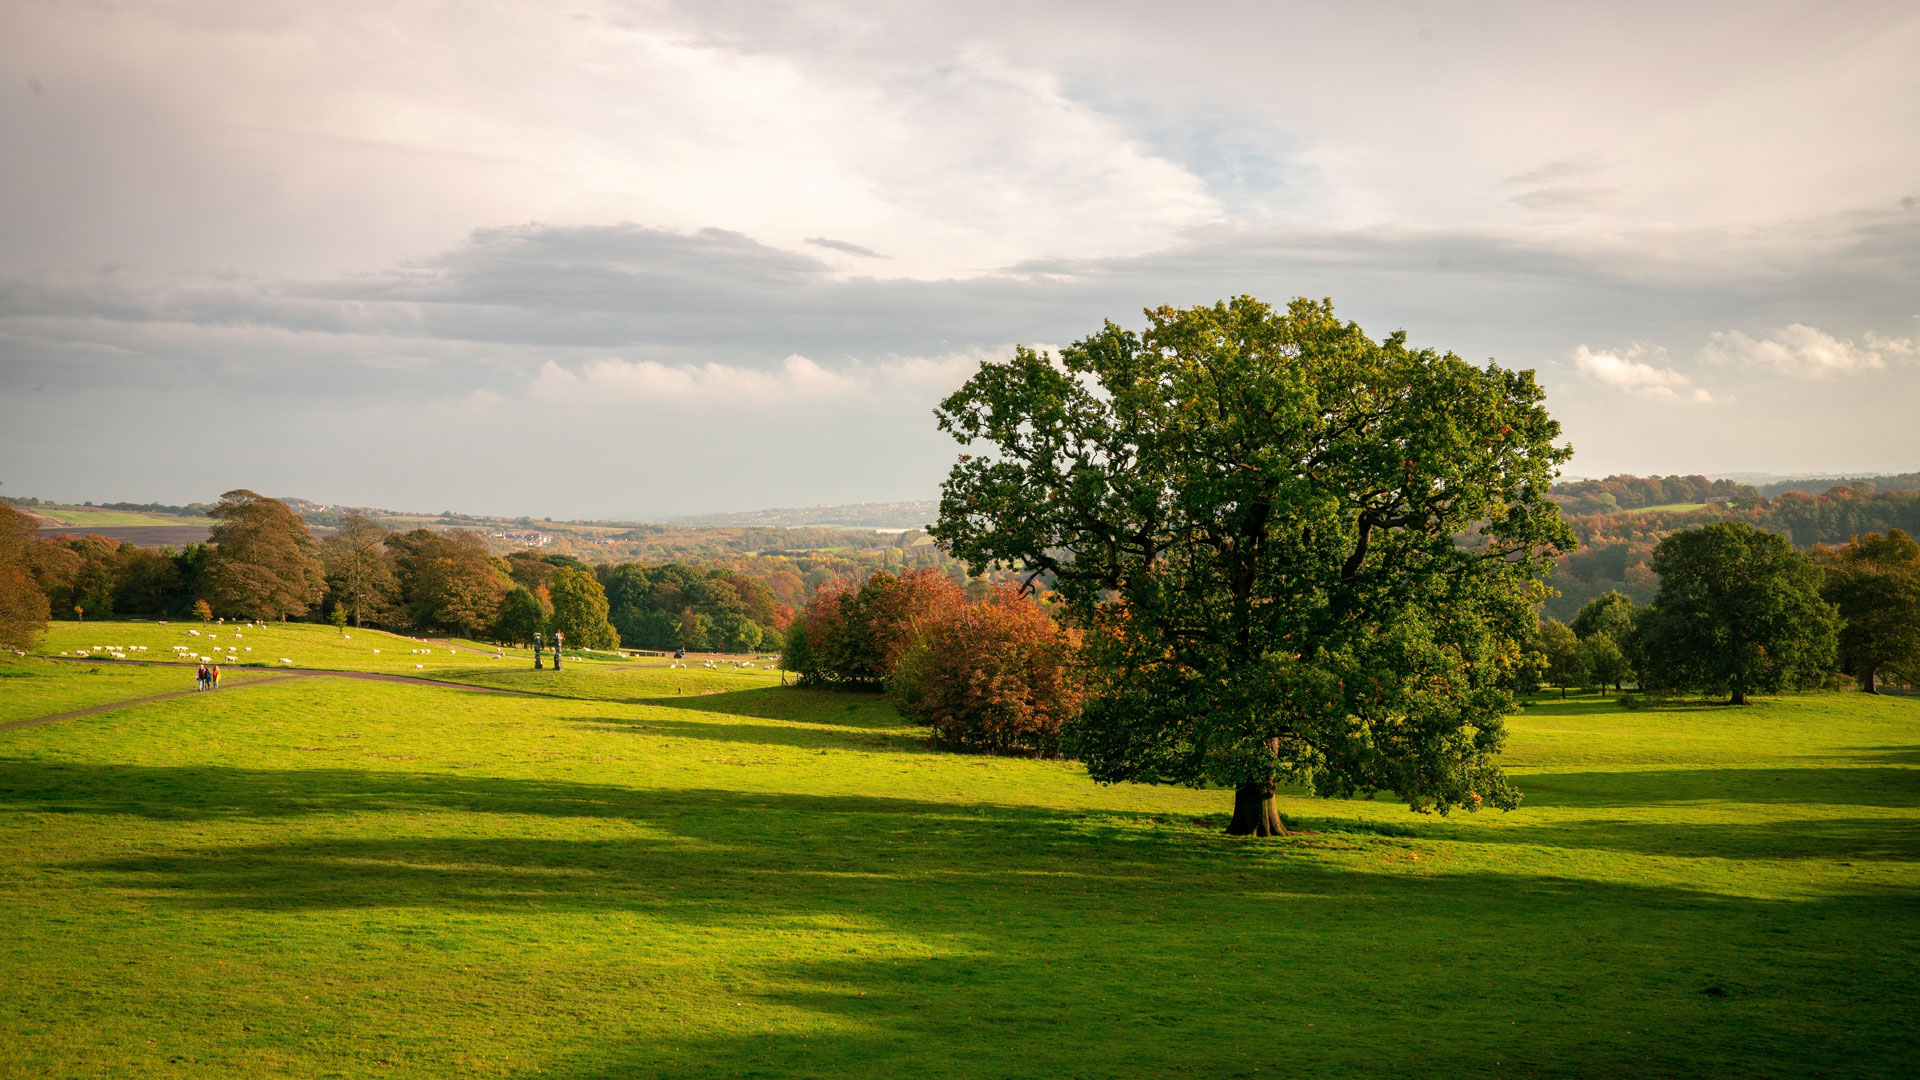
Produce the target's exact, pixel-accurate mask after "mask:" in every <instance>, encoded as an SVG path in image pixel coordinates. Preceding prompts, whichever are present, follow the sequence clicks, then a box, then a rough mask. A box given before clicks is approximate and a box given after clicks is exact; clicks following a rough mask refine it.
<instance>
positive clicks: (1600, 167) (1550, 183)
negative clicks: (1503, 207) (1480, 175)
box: [1501, 154, 1623, 210]
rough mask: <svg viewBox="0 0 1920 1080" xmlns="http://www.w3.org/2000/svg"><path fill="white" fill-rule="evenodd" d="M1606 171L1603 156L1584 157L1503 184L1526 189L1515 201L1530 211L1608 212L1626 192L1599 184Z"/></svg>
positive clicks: (1519, 175)
mask: <svg viewBox="0 0 1920 1080" xmlns="http://www.w3.org/2000/svg"><path fill="white" fill-rule="evenodd" d="M1606 171H1607V167H1606V164H1605V163H1604V162H1603V161H1602V160H1601V158H1600V155H1598V154H1583V155H1581V156H1579V157H1573V158H1561V159H1559V160H1557V161H1549V162H1547V163H1546V164H1545V165H1542V166H1540V167H1539V168H1536V169H1528V170H1527V171H1525V172H1522V173H1515V174H1514V175H1512V176H1509V177H1507V178H1506V179H1505V180H1503V181H1501V184H1502V185H1503V186H1505V187H1518V188H1522V189H1524V190H1521V191H1519V192H1518V193H1516V194H1514V195H1513V196H1512V199H1513V202H1514V204H1515V205H1517V206H1521V207H1524V208H1526V209H1528V210H1604V209H1607V208H1609V207H1611V206H1613V205H1615V204H1616V203H1618V202H1619V197H1620V194H1621V191H1622V190H1623V189H1622V188H1621V187H1619V186H1618V185H1615V184H1604V183H1600V182H1599V180H1598V179H1597V178H1598V177H1600V176H1601V175H1602V174H1604V173H1605V172H1606Z"/></svg>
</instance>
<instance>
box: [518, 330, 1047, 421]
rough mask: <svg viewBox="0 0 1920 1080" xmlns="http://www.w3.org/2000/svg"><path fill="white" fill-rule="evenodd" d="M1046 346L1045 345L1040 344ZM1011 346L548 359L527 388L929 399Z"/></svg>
mask: <svg viewBox="0 0 1920 1080" xmlns="http://www.w3.org/2000/svg"><path fill="white" fill-rule="evenodd" d="M1041 347H1042V348H1050V346H1041ZM1011 351H1012V346H1010V345H1009V346H1000V347H994V348H980V349H968V350H963V351H960V352H953V353H948V354H945V355H942V356H933V357H904V358H902V357H894V358H889V359H887V360H883V361H879V362H875V363H848V364H844V365H840V366H837V367H833V368H827V367H823V366H822V365H820V364H818V363H815V362H814V361H813V360H810V359H808V358H807V357H805V356H801V355H800V354H798V353H794V354H792V355H789V356H788V357H787V358H786V359H784V360H782V361H781V362H780V364H779V365H778V366H777V367H774V368H771V369H767V368H756V367H748V366H743V365H737V364H716V363H707V364H664V363H660V362H658V361H654V360H623V359H618V358H601V359H597V360H591V361H588V362H586V363H583V364H579V365H576V366H573V367H569V366H567V365H564V364H560V363H557V362H555V361H552V360H549V361H547V362H546V363H545V364H543V365H541V367H540V371H539V373H538V374H537V375H535V376H534V378H533V380H532V381H531V382H530V383H529V384H528V386H527V395H528V397H530V398H532V399H533V400H536V401H540V402H544V403H546V404H550V405H564V406H577V407H586V408H605V407H622V408H625V407H630V406H635V405H673V406H690V407H722V408H727V409H742V408H744V409H765V408H769V407H783V408H784V407H790V406H798V407H803V408H817V407H819V406H820V405H822V404H837V405H853V406H861V407H867V406H872V405H874V404H877V403H881V402H892V403H899V402H903V401H904V402H913V403H925V404H928V405H931V404H932V402H933V401H934V400H935V399H936V398H937V397H938V396H939V395H941V394H944V393H946V392H948V391H950V390H952V389H953V388H954V387H956V386H958V385H959V384H960V383H961V382H962V381H964V380H965V379H966V378H967V376H968V375H970V374H972V372H973V371H974V370H975V369H976V368H977V367H978V366H979V364H980V362H981V361H982V360H983V359H987V358H990V357H1003V356H1005V355H1007V354H1009V353H1010V352H1011Z"/></svg>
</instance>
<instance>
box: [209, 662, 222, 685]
mask: <svg viewBox="0 0 1920 1080" xmlns="http://www.w3.org/2000/svg"><path fill="white" fill-rule="evenodd" d="M207 677H208V678H209V679H212V680H213V688H214V689H215V690H218V689H220V665H219V664H215V665H213V666H212V667H210V668H208V669H207Z"/></svg>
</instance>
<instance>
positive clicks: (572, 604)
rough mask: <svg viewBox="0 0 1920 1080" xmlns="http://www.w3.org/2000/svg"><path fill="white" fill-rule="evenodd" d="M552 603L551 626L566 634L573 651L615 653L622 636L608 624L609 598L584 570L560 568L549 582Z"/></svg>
mask: <svg viewBox="0 0 1920 1080" xmlns="http://www.w3.org/2000/svg"><path fill="white" fill-rule="evenodd" d="M547 592H548V594H549V595H550V596H551V597H552V600H553V614H552V616H551V617H550V619H549V625H551V626H552V627H553V629H554V630H556V631H559V632H562V633H564V634H566V641H567V647H568V648H573V649H615V648H619V646H620V635H619V633H618V632H617V631H616V630H614V628H613V624H612V623H610V622H608V621H607V594H606V591H605V590H603V589H602V588H601V587H600V582H599V581H597V580H595V579H594V576H593V575H592V574H590V573H588V572H587V571H585V570H577V569H574V568H573V567H570V566H557V567H555V569H554V571H553V577H552V578H550V579H549V580H548V582H547Z"/></svg>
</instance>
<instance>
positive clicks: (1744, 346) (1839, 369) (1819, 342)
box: [1700, 323, 1920, 379]
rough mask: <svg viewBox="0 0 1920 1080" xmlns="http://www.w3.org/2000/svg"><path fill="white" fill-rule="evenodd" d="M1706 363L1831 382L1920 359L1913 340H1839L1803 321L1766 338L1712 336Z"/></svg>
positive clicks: (1704, 352) (1732, 333)
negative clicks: (1830, 380)
mask: <svg viewBox="0 0 1920 1080" xmlns="http://www.w3.org/2000/svg"><path fill="white" fill-rule="evenodd" d="M1700 359H1701V360H1703V361H1705V362H1706V363H1709V364H1733V365H1738V366H1741V367H1750V368H1772V369H1773V370H1775V371H1778V372H1780V373H1781V374H1782V375H1788V376H1791V377H1793V378H1796V379H1827V378H1832V377H1833V376H1835V375H1851V374H1853V373H1855V372H1860V371H1879V370H1881V369H1883V368H1885V367H1886V366H1887V363H1888V362H1889V361H1899V360H1914V359H1920V346H1916V345H1915V343H1914V339H1912V338H1883V337H1880V336H1878V335H1876V334H1871V333H1869V334H1868V335H1867V336H1866V342H1865V344H1862V345H1855V344H1854V343H1853V341H1852V340H1851V339H1846V338H1837V337H1834V336H1833V335H1832V334H1829V333H1827V332H1826V331H1824V330H1820V329H1817V328H1815V327H1812V326H1807V325H1805V324H1803V323H1790V324H1788V325H1786V326H1783V327H1781V328H1779V329H1778V330H1775V331H1773V332H1772V333H1770V334H1768V335H1767V336H1766V337H1764V338H1757V339H1756V338H1751V337H1748V336H1747V335H1745V334H1743V333H1741V332H1740V331H1738V330H1716V331H1714V332H1713V333H1711V334H1709V335H1707V344H1706V346H1705V347H1704V348H1702V349H1701V350H1700Z"/></svg>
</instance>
